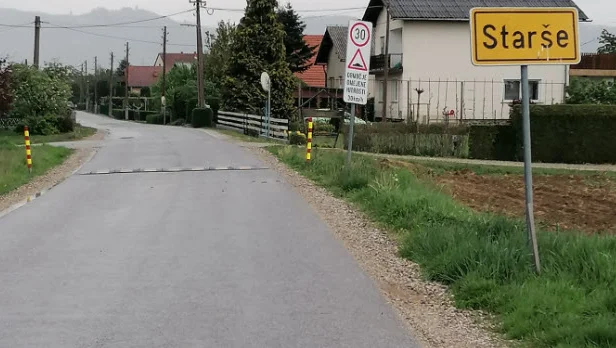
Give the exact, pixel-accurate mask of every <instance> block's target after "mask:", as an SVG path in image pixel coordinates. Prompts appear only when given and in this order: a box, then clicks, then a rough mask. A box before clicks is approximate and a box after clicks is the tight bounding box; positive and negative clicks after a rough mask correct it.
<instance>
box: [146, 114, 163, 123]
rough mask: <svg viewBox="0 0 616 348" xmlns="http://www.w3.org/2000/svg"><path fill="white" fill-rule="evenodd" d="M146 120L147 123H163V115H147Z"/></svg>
mask: <svg viewBox="0 0 616 348" xmlns="http://www.w3.org/2000/svg"><path fill="white" fill-rule="evenodd" d="M145 122H146V123H147V124H163V115H162V114H149V115H147V116H146V117H145Z"/></svg>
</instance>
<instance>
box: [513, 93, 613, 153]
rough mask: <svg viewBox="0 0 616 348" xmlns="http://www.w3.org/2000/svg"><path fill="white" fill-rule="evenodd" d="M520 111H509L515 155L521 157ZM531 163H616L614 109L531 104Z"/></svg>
mask: <svg viewBox="0 0 616 348" xmlns="http://www.w3.org/2000/svg"><path fill="white" fill-rule="evenodd" d="M520 110H521V108H520V107H519V106H516V107H514V108H513V109H512V113H511V121H512V124H513V127H514V129H515V130H516V134H517V149H518V151H517V155H518V157H519V158H522V157H523V156H522V151H523V148H522V145H523V139H522V117H521V114H520ZM530 123H531V149H532V157H533V161H536V162H550V163H616V141H614V134H616V107H614V106H612V105H583V104H580V105H568V104H561V105H531V107H530Z"/></svg>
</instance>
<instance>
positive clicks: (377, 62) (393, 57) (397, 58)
mask: <svg viewBox="0 0 616 348" xmlns="http://www.w3.org/2000/svg"><path fill="white" fill-rule="evenodd" d="M388 58H389V59H388ZM386 68H387V69H389V73H398V72H402V53H390V54H389V57H386V56H385V55H384V54H379V55H376V56H372V57H370V73H371V74H375V75H376V74H383V73H384V72H385V69H386Z"/></svg>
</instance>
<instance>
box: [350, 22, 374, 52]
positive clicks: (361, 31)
mask: <svg viewBox="0 0 616 348" xmlns="http://www.w3.org/2000/svg"><path fill="white" fill-rule="evenodd" d="M351 42H353V44H354V45H355V46H357V47H364V46H366V45H367V44H368V42H370V29H368V26H367V25H366V24H364V23H355V25H353V27H352V28H351Z"/></svg>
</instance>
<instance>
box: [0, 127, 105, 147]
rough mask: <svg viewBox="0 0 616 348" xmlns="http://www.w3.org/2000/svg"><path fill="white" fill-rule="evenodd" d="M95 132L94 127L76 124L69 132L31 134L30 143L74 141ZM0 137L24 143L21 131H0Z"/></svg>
mask: <svg viewBox="0 0 616 348" xmlns="http://www.w3.org/2000/svg"><path fill="white" fill-rule="evenodd" d="M95 133H96V128H90V127H84V126H81V125H76V126H75V130H74V131H73V132H70V133H62V134H52V135H31V136H30V143H31V144H33V145H34V144H46V143H54V142H60V141H75V140H80V139H83V138H87V137H89V136H91V135H94V134H95ZM0 139H4V141H5V142H9V143H11V144H14V145H24V135H23V133H21V134H20V133H15V132H13V131H0Z"/></svg>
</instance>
